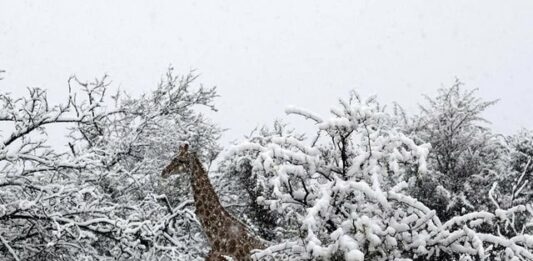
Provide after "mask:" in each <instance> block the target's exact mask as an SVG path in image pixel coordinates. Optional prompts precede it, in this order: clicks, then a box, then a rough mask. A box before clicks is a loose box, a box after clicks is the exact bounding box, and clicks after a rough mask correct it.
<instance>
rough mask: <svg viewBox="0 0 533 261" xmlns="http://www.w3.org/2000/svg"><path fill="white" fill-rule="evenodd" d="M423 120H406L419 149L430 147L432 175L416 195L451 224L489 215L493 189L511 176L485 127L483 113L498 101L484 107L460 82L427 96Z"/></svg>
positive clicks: (502, 149)
mask: <svg viewBox="0 0 533 261" xmlns="http://www.w3.org/2000/svg"><path fill="white" fill-rule="evenodd" d="M426 100H427V104H426V105H421V106H420V114H419V115H416V116H414V117H413V118H410V119H406V121H407V124H406V127H405V129H406V130H405V132H407V133H408V135H409V136H410V137H411V138H413V139H414V140H415V142H416V143H423V142H427V143H430V144H431V146H432V150H431V151H430V153H429V155H428V165H429V166H430V167H429V169H430V171H429V173H428V175H425V176H424V177H422V178H420V179H418V180H417V183H416V184H415V187H414V188H413V191H412V193H413V195H414V196H415V197H416V198H417V199H419V200H421V201H422V202H424V203H425V204H426V205H427V206H429V207H431V208H433V209H436V210H437V214H438V215H439V217H441V218H443V219H445V220H446V219H448V218H451V217H453V216H455V215H457V214H462V213H466V212H467V211H473V210H480V209H483V210H487V209H489V207H490V205H491V203H490V200H489V199H488V197H487V194H488V191H489V190H490V188H491V186H492V183H493V182H494V181H496V180H497V179H498V176H499V175H503V174H504V173H505V172H507V168H506V164H507V162H508V159H507V158H506V155H507V154H508V153H507V149H506V146H505V144H504V142H503V141H502V139H501V138H499V137H498V135H496V134H493V133H492V132H491V130H490V129H489V128H488V127H486V126H485V125H486V124H487V123H488V122H487V121H486V120H485V119H484V118H483V117H482V115H481V114H482V113H483V112H484V111H485V109H487V108H488V107H489V106H491V105H493V104H494V103H495V102H496V101H483V100H482V99H481V98H479V97H478V96H476V90H475V89H474V90H464V88H462V83H461V82H459V81H456V82H455V84H454V85H453V86H451V87H449V88H441V89H439V90H438V94H437V96H436V97H435V98H431V97H428V96H426Z"/></svg>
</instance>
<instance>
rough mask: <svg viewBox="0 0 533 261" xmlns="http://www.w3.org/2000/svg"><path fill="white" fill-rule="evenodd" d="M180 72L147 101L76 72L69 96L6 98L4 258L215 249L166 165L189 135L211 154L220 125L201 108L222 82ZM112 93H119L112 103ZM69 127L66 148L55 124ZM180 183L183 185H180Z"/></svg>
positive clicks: (146, 255) (2, 110) (0, 209)
mask: <svg viewBox="0 0 533 261" xmlns="http://www.w3.org/2000/svg"><path fill="white" fill-rule="evenodd" d="M193 80H195V77H194V76H192V75H187V76H184V77H176V76H174V75H173V73H172V70H169V72H168V73H167V74H166V76H165V78H164V79H163V80H162V82H161V84H160V85H159V86H158V88H157V89H156V90H155V91H154V92H152V93H150V94H146V95H143V96H141V97H139V98H132V97H127V96H126V97H124V98H121V97H120V95H118V94H117V95H108V93H107V91H108V88H107V87H108V86H107V85H108V83H107V79H106V77H104V78H103V79H99V80H96V81H95V82H92V83H85V82H82V81H79V80H78V79H77V78H75V77H72V78H71V79H70V80H69V88H68V90H69V92H68V95H67V96H66V102H65V103H63V104H61V105H52V104H49V102H48V99H47V97H46V92H45V91H44V90H41V89H38V88H30V89H28V91H29V95H28V96H26V97H21V98H14V97H11V96H10V95H9V94H1V95H0V122H1V124H2V126H1V127H2V128H1V129H2V131H4V132H2V133H0V188H1V189H0V256H4V257H7V258H9V259H14V260H102V259H107V258H112V259H114V260H153V259H157V260H192V259H201V256H202V255H203V254H205V253H206V252H207V248H206V245H205V243H204V241H205V240H204V239H203V235H202V234H201V231H200V229H199V226H198V222H197V220H196V218H195V215H194V214H193V213H192V212H191V209H190V208H191V203H192V202H191V200H190V199H189V198H188V197H189V196H188V193H186V192H184V191H186V190H187V186H186V185H185V184H181V183H180V184H178V186H176V185H175V184H172V183H168V182H172V181H174V182H181V180H178V181H177V180H172V181H167V183H168V184H166V183H163V184H162V183H161V181H160V180H159V178H158V177H159V173H160V170H161V167H162V165H163V164H164V163H165V161H167V160H168V159H170V157H171V156H172V155H173V153H174V152H175V151H177V147H178V144H179V143H180V142H181V141H187V142H189V143H192V144H194V145H195V146H194V147H195V148H202V150H201V151H198V153H199V154H200V155H202V156H203V157H204V159H206V160H212V159H213V158H214V156H215V155H216V153H217V152H218V151H219V147H218V145H217V144H216V140H217V139H218V136H219V134H220V129H219V128H218V127H217V126H216V125H214V124H213V123H211V122H210V121H209V120H207V119H206V118H205V117H204V116H203V115H202V114H201V113H199V112H198V110H197V106H203V107H206V108H207V109H214V107H213V99H214V98H215V97H216V92H215V89H214V88H212V89H205V88H202V87H200V88H194V87H192V82H193ZM108 98H111V100H109V99H108ZM50 127H52V128H55V129H54V130H55V131H56V132H57V130H58V129H63V130H65V129H67V128H68V137H66V138H65V140H64V143H65V145H68V147H66V148H67V149H64V150H61V149H57V148H55V147H54V148H52V147H50V146H49V145H48V144H49V143H48V142H47V139H48V133H49V128H50ZM174 188H175V189H174Z"/></svg>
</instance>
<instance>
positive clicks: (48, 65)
mask: <svg viewBox="0 0 533 261" xmlns="http://www.w3.org/2000/svg"><path fill="white" fill-rule="evenodd" d="M170 64H172V65H173V66H174V67H175V68H176V71H177V72H182V73H186V72H188V71H189V70H190V69H197V70H198V72H199V73H200V74H201V77H200V79H199V82H201V83H203V84H204V85H206V86H213V85H216V86H218V88H219V89H218V90H219V94H220V95H221V97H220V98H219V99H218V100H217V106H218V108H219V109H220V111H219V112H218V113H216V114H214V115H212V118H213V119H214V120H215V121H217V122H219V123H220V124H221V126H222V127H224V128H229V129H230V130H229V131H228V132H227V133H226V135H225V138H224V140H223V142H227V141H228V140H232V139H236V138H239V137H241V136H242V135H243V134H245V133H248V132H249V131H250V130H251V129H252V128H253V127H255V126H256V125H258V124H263V123H271V122H272V120H273V119H275V118H276V117H277V118H285V117H286V116H285V115H284V114H283V110H284V108H285V107H286V106H287V105H297V106H299V107H304V108H307V109H310V110H312V111H316V112H319V113H321V114H323V115H324V114H326V113H327V111H328V109H329V108H330V107H331V106H332V105H335V104H336V100H337V98H338V97H346V95H347V94H348V91H349V90H350V89H356V90H358V91H359V92H360V93H362V94H363V95H370V94H377V95H378V96H379V97H380V100H381V101H383V102H391V101H398V102H400V104H403V105H405V106H406V107H408V108H415V105H416V103H417V102H419V101H421V94H422V93H427V94H435V90H436V89H437V88H439V87H441V86H449V85H450V84H451V83H452V82H453V81H454V78H455V77H459V78H460V79H461V80H462V81H463V82H465V83H466V86H467V87H471V88H480V94H481V96H482V97H484V98H486V99H497V98H500V99H501V102H500V103H499V104H497V105H496V106H495V107H493V108H492V109H490V110H489V111H488V113H487V115H486V116H487V118H488V119H489V120H491V121H492V122H493V123H494V125H493V126H494V128H495V130H497V131H499V132H504V133H507V134H510V133H512V132H514V131H516V130H518V129H519V128H520V127H527V128H533V117H532V116H531V111H533V105H532V103H531V102H532V101H533V85H532V83H533V1H531V0H525V1H488V0H483V1H453V2H452V1H442V0H440V1H428V0H420V1H309V0H308V1H249V0H246V1H235V0H233V1H221V0H216V1H132V0H130V1H72V0H69V1H7V0H0V69H5V70H7V73H5V74H4V75H3V77H4V78H5V79H4V80H3V81H0V91H10V92H13V93H15V94H22V93H24V88H25V87H26V86H40V87H43V88H47V89H49V90H50V91H49V92H50V94H51V95H53V96H54V97H55V96H59V95H61V94H62V93H63V92H64V91H65V90H66V80H67V78H68V76H69V75H71V74H77V75H78V76H79V77H81V78H82V79H92V78H94V77H99V76H101V75H103V74H104V73H108V74H110V76H111V77H112V80H113V82H114V86H116V87H120V88H122V89H125V90H128V91H130V92H134V93H141V92H143V91H148V90H150V89H153V88H154V87H155V86H156V84H157V82H158V81H159V79H160V77H161V75H162V74H163V73H164V72H165V71H166V68H167V67H168V66H169V65H170ZM58 100H59V99H58ZM290 119H293V118H290ZM298 124H299V126H300V125H301V124H302V123H298ZM303 126H305V125H303Z"/></svg>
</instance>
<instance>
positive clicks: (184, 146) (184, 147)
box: [180, 143, 189, 153]
mask: <svg viewBox="0 0 533 261" xmlns="http://www.w3.org/2000/svg"><path fill="white" fill-rule="evenodd" d="M188 150H189V144H187V143H184V144H181V145H180V152H182V153H183V152H187V151H188Z"/></svg>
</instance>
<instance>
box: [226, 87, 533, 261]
mask: <svg viewBox="0 0 533 261" xmlns="http://www.w3.org/2000/svg"><path fill="white" fill-rule="evenodd" d="M287 113H289V114H295V115H299V116H301V117H305V118H308V119H311V120H313V121H314V122H315V123H316V126H317V129H318V130H317V131H318V134H317V136H316V137H314V138H312V139H306V138H303V137H301V136H297V137H295V136H293V135H286V134H285V133H278V134H276V133H274V132H272V133H269V134H268V135H264V136H266V137H265V138H264V139H250V140H248V141H246V142H243V143H241V144H239V145H237V146H235V147H234V148H233V149H232V151H231V153H230V155H229V156H228V157H233V158H234V161H238V160H239V158H243V159H249V158H251V157H252V160H253V161H252V163H251V164H252V175H253V177H254V178H255V179H256V181H257V183H256V189H257V191H259V192H260V194H261V196H260V197H259V198H258V202H259V203H261V204H263V205H265V206H268V207H269V208H270V209H271V210H272V211H274V212H276V213H278V214H280V217H282V218H283V219H284V222H280V223H281V224H297V225H296V226H294V228H295V229H296V231H294V230H291V229H287V230H286V234H285V235H284V240H283V241H282V242H275V243H273V245H272V246H270V247H269V248H267V249H266V250H263V251H260V252H258V253H256V254H255V257H256V258H257V259H263V258H270V257H272V256H274V257H275V258H277V259H280V254H281V253H282V254H283V255H285V256H288V257H290V258H296V259H303V260H311V259H319V260H429V259H431V260H439V259H441V260H459V259H460V260H477V259H490V260H498V259H501V260H508V259H512V258H515V259H516V260H528V259H531V258H533V254H531V250H532V248H533V237H532V236H531V234H525V233H524V231H516V234H514V235H511V236H508V237H506V236H503V235H501V234H500V233H499V232H498V231H500V230H512V229H513V225H514V223H513V222H512V217H513V216H514V213H516V212H525V213H529V214H531V213H530V212H531V211H532V208H531V205H528V206H525V205H520V206H516V207H515V208H512V209H509V210H502V209H497V210H496V211H495V212H494V213H490V212H487V211H479V212H471V213H468V214H465V215H460V216H454V217H452V218H450V219H449V220H447V221H446V222H443V221H441V220H440V219H439V217H438V216H437V215H436V211H435V210H432V209H430V208H428V207H427V206H425V205H424V204H423V203H421V202H419V201H418V200H416V199H415V198H413V197H411V196H409V195H407V189H408V188H409V187H410V186H413V185H414V184H415V183H416V181H417V179H419V178H420V177H422V176H424V175H427V173H428V170H427V156H428V153H429V150H430V146H429V145H426V144H421V145H417V144H416V143H415V142H414V141H413V140H412V139H410V138H408V137H407V136H406V135H404V134H403V133H402V132H401V131H400V130H399V128H397V122H396V120H395V119H394V117H391V116H390V115H389V114H388V113H386V111H385V110H384V109H383V108H382V107H381V106H380V105H379V103H377V101H376V99H375V98H370V99H367V100H363V99H361V98H360V97H359V96H358V95H356V94H355V93H352V95H351V97H350V99H349V100H348V101H343V100H341V101H340V106H339V107H336V108H333V109H332V110H331V113H332V117H331V118H330V119H323V118H322V117H319V116H317V115H315V114H313V113H310V112H307V111H305V110H301V109H297V108H289V109H287ZM265 141H266V142H265ZM251 155H252V156H251ZM282 231H283V230H282ZM486 231H491V233H487V232H486Z"/></svg>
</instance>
